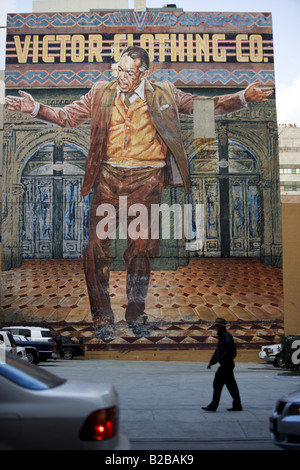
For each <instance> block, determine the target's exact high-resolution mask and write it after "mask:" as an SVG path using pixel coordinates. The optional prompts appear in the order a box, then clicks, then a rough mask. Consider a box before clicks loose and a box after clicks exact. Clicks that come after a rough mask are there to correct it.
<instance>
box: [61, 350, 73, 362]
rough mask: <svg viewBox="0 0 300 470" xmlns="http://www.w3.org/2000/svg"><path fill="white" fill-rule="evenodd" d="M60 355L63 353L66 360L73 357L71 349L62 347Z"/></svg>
mask: <svg viewBox="0 0 300 470" xmlns="http://www.w3.org/2000/svg"><path fill="white" fill-rule="evenodd" d="M62 355H63V358H64V359H66V360H70V359H72V357H73V353H72V351H71V349H64V350H63V353H62Z"/></svg>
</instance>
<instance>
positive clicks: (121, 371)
mask: <svg viewBox="0 0 300 470" xmlns="http://www.w3.org/2000/svg"><path fill="white" fill-rule="evenodd" d="M40 367H44V368H45V369H47V370H48V371H50V372H52V373H54V374H56V375H59V376H61V377H64V378H66V379H70V380H73V379H76V380H77V379H80V380H87V381H91V380H92V381H104V382H110V383H113V384H114V386H115V388H116V390H117V391H118V394H119V398H120V429H121V432H122V433H124V434H126V436H127V437H128V438H129V440H130V443H131V449H132V450H157V451H159V450H176V451H179V450H280V448H278V447H277V446H275V445H274V444H273V443H272V441H271V438H270V433H269V417H270V415H271V413H272V409H273V406H274V405H275V403H276V401H277V399H278V398H280V396H282V395H284V394H286V393H289V392H292V391H295V390H296V389H299V388H300V375H299V374H298V375H293V374H291V373H290V372H289V371H287V370H285V369H277V368H275V367H273V366H272V365H269V364H266V363H263V362H262V361H260V360H259V359H258V362H257V363H237V364H236V367H235V377H236V380H237V383H238V386H239V389H240V394H241V398H242V404H243V411H241V412H228V411H227V408H230V407H231V398H230V395H229V393H228V391H227V389H226V388H224V390H223V393H222V398H221V402H220V406H219V408H218V410H217V411H216V412H205V411H203V410H202V409H201V407H202V406H205V405H208V404H209V402H210V400H211V394H212V382H213V378H214V373H215V371H216V369H217V366H214V367H212V369H211V370H209V369H207V368H206V364H204V363H196V362H155V361H153V362H152V361H151V362H150V361H149V362H147V361H145V362H142V361H125V360H124V361H111V360H103V361H102V360H95V359H74V360H71V361H65V360H63V359H60V360H57V361H49V362H45V363H42V364H41V365H40Z"/></svg>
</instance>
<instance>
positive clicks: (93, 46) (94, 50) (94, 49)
mask: <svg viewBox="0 0 300 470" xmlns="http://www.w3.org/2000/svg"><path fill="white" fill-rule="evenodd" d="M101 52H102V35H101V34H90V35H89V59H88V60H89V62H94V58H95V60H96V62H103V59H102V55H101Z"/></svg>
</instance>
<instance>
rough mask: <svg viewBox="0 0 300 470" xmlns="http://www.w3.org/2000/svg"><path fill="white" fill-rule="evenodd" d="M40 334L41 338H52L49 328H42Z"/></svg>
mask: <svg viewBox="0 0 300 470" xmlns="http://www.w3.org/2000/svg"><path fill="white" fill-rule="evenodd" d="M41 334H42V337H43V338H52V335H51V332H50V330H42V331H41Z"/></svg>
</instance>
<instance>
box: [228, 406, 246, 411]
mask: <svg viewBox="0 0 300 470" xmlns="http://www.w3.org/2000/svg"><path fill="white" fill-rule="evenodd" d="M227 411H243V407H242V405H240V406H233V407H232V408H227Z"/></svg>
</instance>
